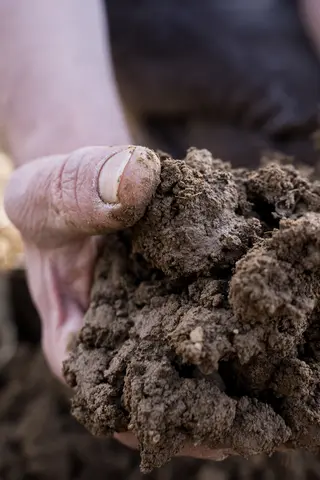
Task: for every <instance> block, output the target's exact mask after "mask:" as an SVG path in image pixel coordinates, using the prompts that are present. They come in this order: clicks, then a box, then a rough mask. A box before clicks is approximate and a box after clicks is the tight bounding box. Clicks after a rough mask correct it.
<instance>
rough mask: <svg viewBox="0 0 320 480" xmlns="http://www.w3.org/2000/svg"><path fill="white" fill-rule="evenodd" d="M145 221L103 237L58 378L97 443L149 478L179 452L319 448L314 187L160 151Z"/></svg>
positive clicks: (278, 169)
mask: <svg viewBox="0 0 320 480" xmlns="http://www.w3.org/2000/svg"><path fill="white" fill-rule="evenodd" d="M161 160H162V174H161V183H160V185H159V187H158V189H157V192H156V195H155V197H154V199H153V201H152V203H151V205H150V206H149V207H148V209H147V212H146V214H145V216H144V217H143V219H142V220H141V221H140V222H139V223H138V224H137V226H136V227H134V228H133V229H132V230H131V231H129V232H126V233H125V234H120V235H115V236H111V237H108V238H107V239H106V245H105V249H104V252H103V254H102V256H101V258H100V260H99V262H98V265H97V269H96V275H95V282H94V286H93V290H92V300H91V305H90V309H89V311H88V313H87V315H86V317H85V322H84V327H83V329H82V331H81V333H80V336H79V340H78V342H77V345H76V347H75V349H74V351H73V352H72V354H71V356H70V359H69V360H68V361H67V362H66V364H65V369H64V372H65V378H66V380H67V382H68V384H69V385H70V386H71V387H73V389H74V392H75V396H74V398H73V406H72V411H73V414H74V416H75V417H76V418H77V419H78V420H79V421H80V422H81V423H82V424H84V425H85V426H86V427H87V428H88V429H89V430H90V431H91V432H92V433H93V434H95V435H99V436H105V435H111V434H113V433H114V432H115V431H117V432H122V431H127V430H130V431H132V432H133V433H134V434H135V435H136V437H137V438H138V441H139V446H140V453H141V467H142V470H143V471H145V472H146V471H150V470H152V469H153V468H154V467H159V466H161V465H163V464H164V463H165V462H167V461H168V460H169V459H170V458H171V457H172V456H173V455H175V454H177V453H178V452H179V451H180V450H181V449H182V448H183V447H184V446H185V445H187V444H191V445H197V446H199V445H204V446H206V447H210V448H212V449H216V450H218V451H219V452H220V455H221V457H223V456H227V455H230V454H238V455H241V456H252V455H257V454H261V453H268V454H269V453H272V452H274V451H275V450H277V449H280V448H281V449H283V448H303V449H308V450H314V451H317V450H318V448H319V446H320V410H319V406H320V389H319V378H320V363H319V362H320V334H319V323H320V320H319V312H320V304H319V294H320V183H319V182H313V181H311V180H308V179H307V178H306V177H305V176H304V174H303V173H301V172H300V173H299V172H298V171H296V170H295V169H294V168H293V167H290V166H281V165H279V164H278V163H271V164H268V165H265V166H264V167H262V168H260V169H259V170H256V171H254V172H249V171H246V170H233V169H231V167H230V166H229V165H227V164H224V163H222V162H220V161H217V160H213V159H212V157H211V155H210V154H209V153H208V152H207V151H197V150H191V151H189V153H188V155H187V157H186V159H185V161H176V160H173V159H171V158H170V157H167V156H165V155H162V157H161Z"/></svg>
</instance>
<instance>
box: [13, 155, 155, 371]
mask: <svg viewBox="0 0 320 480" xmlns="http://www.w3.org/2000/svg"><path fill="white" fill-rule="evenodd" d="M159 178H160V162H159V159H158V157H157V156H156V155H155V154H154V153H153V152H152V151H150V150H148V149H145V148H141V147H127V146H124V147H112V148H111V147H88V148H84V149H81V150H77V151H74V152H73V153H71V154H70V155H56V156H48V157H45V158H41V159H37V160H34V161H33V162H30V163H28V164H26V165H24V166H22V167H20V168H18V169H17V170H16V171H15V172H14V173H13V176H12V178H11V180H10V182H9V185H8V187H7V191H6V195H5V207H6V210H7V213H8V216H9V218H10V219H11V221H12V222H13V224H14V225H15V226H16V227H17V228H18V229H19V230H20V232H21V234H22V238H23V241H24V245H25V259H26V268H27V275H28V281H29V287H30V291H31V294H32V297H33V300H34V302H35V305H36V307H37V309H38V311H39V314H40V317H41V320H42V335H43V348H44V352H45V355H46V357H47V360H48V362H49V365H50V367H51V368H52V370H53V372H54V373H55V374H56V375H57V376H58V377H59V378H61V377H62V373H61V371H62V362H63V360H64V359H65V357H66V355H67V349H68V343H69V342H70V340H71V339H72V337H73V336H74V334H75V333H76V332H77V331H78V330H79V329H80V328H81V325H82V319H83V315H84V312H85V311H86V309H87V307H88V304H89V293H90V287H91V278H92V270H93V267H94V263H95V258H96V253H97V247H98V244H99V236H98V235H99V234H102V233H106V232H108V231H113V230H117V229H122V228H125V227H129V226H131V225H132V224H133V223H135V222H136V221H137V220H138V219H139V218H140V217H141V216H142V214H143V212H144V209H145V207H146V206H147V204H148V202H149V201H150V199H151V196H152V195H153V193H154V191H155V189H156V187H157V185H158V182H159Z"/></svg>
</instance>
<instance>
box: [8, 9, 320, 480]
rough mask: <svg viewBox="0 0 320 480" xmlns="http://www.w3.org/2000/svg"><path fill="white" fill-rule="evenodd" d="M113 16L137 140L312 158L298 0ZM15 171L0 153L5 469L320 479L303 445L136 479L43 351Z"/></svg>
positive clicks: (70, 474)
mask: <svg viewBox="0 0 320 480" xmlns="http://www.w3.org/2000/svg"><path fill="white" fill-rule="evenodd" d="M319 1H320V0H319ZM108 13H109V27H110V38H111V45H112V56H113V61H114V66H115V72H116V78H117V83H118V87H119V90H120V94H121V98H122V100H123V104H124V107H125V111H126V115H127V118H128V121H129V124H130V127H131V130H132V132H133V136H134V138H135V141H136V143H139V144H143V145H147V146H150V147H152V148H159V149H162V150H164V151H167V152H169V153H171V154H173V155H175V156H183V155H184V153H185V151H186V149H187V148H188V147H189V146H196V147H198V148H203V147H205V148H208V149H210V150H211V151H212V152H213V154H214V155H215V156H216V157H221V158H223V159H224V160H228V161H231V162H232V163H234V164H235V165H237V164H238V165H240V164H241V165H249V166H256V165H258V162H259V159H260V157H261V155H263V154H265V153H266V152H274V151H277V152H281V153H284V154H287V155H293V156H294V158H295V160H296V161H297V162H298V163H300V164H301V163H307V164H309V165H313V166H315V167H316V166H317V164H318V153H317V148H316V147H317V145H316V137H315V132H316V131H317V128H318V104H319V100H320V63H319V57H318V56H317V55H318V54H317V52H316V50H315V49H314V47H313V46H312V45H311V43H310V41H309V40H308V38H307V36H306V34H305V31H304V29H303V27H302V25H301V22H300V20H299V17H298V12H297V2H295V1H294V0H274V1H267V0H255V1H254V2H253V1H249V0H242V1H238V0H224V1H222V0H203V1H201V2H195V1H194V0H184V2H182V1H181V0H180V1H179V0H165V1H162V2H156V1H151V0H136V1H135V2H133V1H131V0H109V1H108ZM319 28H320V26H319ZM266 39H267V40H268V41H266ZM11 170H12V164H11V162H10V159H9V158H8V157H6V156H5V155H4V154H0V302H1V305H0V312H1V313H0V479H1V480H22V479H23V480H42V479H43V480H44V479H48V480H51V479H52V480H53V479H54V480H71V479H72V480H87V479H89V478H92V477H93V478H95V480H100V479H101V480H102V479H103V480H105V479H110V480H113V479H115V480H116V479H119V480H122V479H123V480H140V479H141V480H142V479H143V478H144V479H146V480H149V479H154V480H174V479H176V478H180V477H181V478H183V479H186V480H242V479H248V480H249V479H252V480H273V479H274V480H276V479H279V480H286V479H288V480H317V479H320V457H319V459H318V458H317V457H316V456H314V455H311V454H309V453H302V452H301V453H300V452H293V453H291V454H289V453H287V454H276V455H274V456H273V457H271V458H267V457H260V456H259V457H257V458H253V459H249V460H244V459H241V458H235V459H229V460H227V461H224V462H221V463H213V462H209V461H201V460H194V459H190V458H189V459H183V458H179V459H175V460H173V461H172V462H171V463H170V464H168V465H166V466H164V467H163V468H161V469H160V470H157V471H155V472H153V473H152V474H150V475H145V476H142V475H141V474H140V472H139V455H138V453H136V452H133V451H131V450H128V449H127V448H125V447H124V446H122V445H120V444H118V443H117V442H115V441H113V440H111V439H109V440H108V439H104V440H101V439H96V438H93V437H91V436H90V435H89V433H87V432H86V431H85V430H84V429H83V428H82V427H81V426H80V425H78V424H77V422H76V421H75V420H73V419H72V418H71V416H70V414H69V399H68V397H69V392H68V391H66V389H65V388H64V386H62V385H60V384H58V382H57V381H56V380H55V379H54V378H53V377H52V375H51V373H50V372H49V370H48V368H47V366H46V364H45V362H44V359H43V356H42V352H41V348H40V336H41V332H40V322H39V318H38V316H37V313H36V311H35V309H34V306H33V304H32V301H31V299H30V295H29V292H28V288H27V284H26V278H25V271H24V266H23V246H22V243H21V239H20V236H19V234H18V232H17V231H16V230H15V229H14V227H13V226H12V225H11V224H10V222H9V220H8V218H7V217H6V214H5V212H4V209H3V192H4V187H5V184H6V182H7V180H8V177H9V175H10V172H11Z"/></svg>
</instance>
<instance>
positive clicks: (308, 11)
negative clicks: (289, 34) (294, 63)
mask: <svg viewBox="0 0 320 480" xmlns="http://www.w3.org/2000/svg"><path fill="white" fill-rule="evenodd" d="M300 13H301V17H302V21H303V23H304V25H305V27H306V29H307V33H308V34H309V35H310V37H311V40H312V41H313V43H314V45H315V47H316V49H317V52H318V54H319V55H320V2H319V0H300Z"/></svg>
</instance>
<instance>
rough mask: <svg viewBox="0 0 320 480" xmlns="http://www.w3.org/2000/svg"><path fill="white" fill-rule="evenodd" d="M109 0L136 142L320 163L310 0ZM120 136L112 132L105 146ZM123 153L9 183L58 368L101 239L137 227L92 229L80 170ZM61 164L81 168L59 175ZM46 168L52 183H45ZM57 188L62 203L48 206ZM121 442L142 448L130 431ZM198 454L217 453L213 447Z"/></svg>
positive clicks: (24, 173) (93, 196)
mask: <svg viewBox="0 0 320 480" xmlns="http://www.w3.org/2000/svg"><path fill="white" fill-rule="evenodd" d="M314 2H315V4H316V2H317V0H314ZM311 3H312V0H309V1H308V2H307V1H305V2H302V3H301V5H303V6H304V5H310V4H311ZM107 4H108V13H109V19H110V22H109V25H110V33H111V40H112V46H113V57H114V63H115V67H116V74H117V80H118V84H119V87H120V91H121V94H122V97H123V100H124V103H125V106H126V109H127V111H128V113H129V117H130V121H131V127H132V132H133V136H134V139H135V142H136V143H138V144H143V145H147V146H150V147H152V148H161V149H163V150H167V151H169V152H170V153H172V154H173V155H179V156H180V155H181V156H182V155H183V154H184V152H185V149H186V148H187V147H188V146H190V145H194V146H197V147H199V148H201V147H207V148H208V149H210V150H211V151H212V152H213V154H214V155H215V156H221V157H223V159H224V160H230V161H232V162H233V163H234V164H246V165H248V164H249V165H252V166H253V165H255V164H256V163H257V161H258V159H259V157H260V155H261V153H262V152H264V150H266V149H275V148H276V149H279V150H282V151H284V152H286V153H295V154H296V156H297V159H298V160H299V159H303V160H305V161H308V162H309V163H311V164H312V163H313V162H314V158H315V156H314V152H313V147H312V142H311V141H310V135H311V133H312V132H313V131H314V130H315V128H316V125H317V104H318V103H319V100H320V63H319V61H318V58H317V54H316V50H315V48H314V44H313V43H312V42H311V40H310V39H309V38H308V37H307V35H309V33H310V32H311V30H312V29H311V27H310V18H311V19H312V20H315V18H316V15H315V14H314V12H313V13H312V14H311V15H309V17H306V18H305V17H303V15H302V14H300V15H299V13H298V3H297V4H296V3H295V2H293V1H292V0H263V1H260V2H257V1H255V0H241V1H239V0H231V1H229V2H225V1H224V0H202V1H201V2H194V1H193V0H186V1H185V2H183V5H182V2H180V1H179V0H165V1H163V2H156V1H154V0H141V1H139V2H138V3H136V2H132V1H129V0H109V1H108V2H107ZM181 5H182V6H181ZM306 10H307V11H309V10H308V8H307V9H306ZM301 11H304V10H303V9H301ZM309 13H310V11H309ZM75 14H76V12H75ZM318 17H319V23H320V15H319V16H318ZM308 18H309V20H308ZM308 22H309V23H308ZM319 23H318V24H317V25H316V28H314V26H313V30H312V31H313V33H314V32H315V31H317V26H319ZM312 38H313V39H314V36H313V37H312ZM79 109H80V110H79ZM77 111H81V105H80V106H79V105H78V110H77ZM86 138H87V137H86ZM80 143H82V142H80ZM110 143H112V142H111V141H109V140H108V135H107V134H106V138H105V144H110ZM124 143H125V142H124ZM44 150H46V151H47V150H49V151H50V148H48V149H44ZM52 153H56V152H52ZM111 154H112V152H111V151H110V150H109V149H108V148H107V149H106V150H105V151H104V152H102V153H101V152H97V151H96V150H95V149H89V150H86V154H85V155H83V152H75V153H73V154H72V155H71V157H72V158H73V160H72V161H73V162H74V165H75V168H74V169H73V170H71V171H70V172H68V170H67V172H66V171H65V170H64V168H62V170H61V166H62V165H64V164H69V165H70V161H69V160H68V159H69V156H64V157H63V158H61V157H56V156H55V157H47V159H46V161H43V159H42V160H41V161H39V160H35V161H34V162H31V163H30V164H29V165H28V166H27V167H24V166H23V167H22V168H21V169H18V170H17V171H16V173H15V174H14V177H13V179H12V181H11V183H10V184H9V187H8V191H7V196H6V207H7V211H8V213H9V216H10V218H11V219H12V221H13V222H14V223H15V224H16V225H17V227H18V228H19V229H20V231H21V233H22V235H23V237H24V240H25V245H26V259H27V267H28V276H29V284H30V288H31V292H32V294H33V298H34V300H35V303H36V305H37V307H38V309H39V311H40V314H41V317H42V321H43V331H44V346H45V351H46V354H47V358H48V360H49V362H50V364H51V366H52V368H53V370H54V371H55V373H56V374H57V375H59V374H60V368H61V362H62V360H63V358H64V356H65V355H66V346H67V343H68V341H69V340H70V335H69V333H73V332H75V331H77V329H78V328H79V327H80V322H81V316H82V314H83V312H84V310H85V308H86V306H87V305H88V292H89V288H90V284H91V273H92V265H93V263H94V259H95V252H96V237H94V236H92V237H91V236H90V235H91V234H96V233H100V232H101V231H108V229H109V228H111V229H117V228H123V227H126V226H127V225H128V218H125V216H122V217H121V218H120V219H118V221H117V222H115V221H114V217H113V215H109V213H110V212H108V213H107V215H106V218H105V220H103V221H101V217H99V220H97V221H94V222H93V223H94V228H93V229H90V228H89V229H87V228H86V227H87V225H88V223H89V224H90V221H92V218H93V217H94V215H95V214H96V212H97V203H94V202H96V200H97V198H98V197H99V198H100V196H99V192H97V189H95V187H94V186H93V185H94V184H93V183H92V182H91V183H90V182H89V181H88V180H87V179H86V177H85V176H84V177H81V176H80V177H79V176H78V172H79V171H80V172H81V171H82V166H83V165H86V162H87V165H89V164H90V165H91V167H88V168H89V171H90V175H91V177H90V178H91V179H92V178H93V174H94V171H96V170H95V168H96V166H97V165H98V164H100V163H99V162H101V161H102V159H101V155H102V157H103V158H104V159H108V158H109V157H110V155H111ZM71 164H72V162H71ZM26 169H27V170H26ZM151 170H152V174H151V177H149V181H148V182H147V183H144V184H143V185H141V184H140V183H139V182H140V177H139V174H138V175H137V176H132V175H131V174H130V170H129V171H128V172H127V173H128V174H127V175H126V176H124V177H123V178H122V180H121V181H123V180H126V182H127V185H128V188H129V190H131V191H132V192H135V193H136V194H135V195H133V196H132V199H131V201H129V205H130V206H131V207H133V208H135V205H134V202H135V201H136V200H137V199H139V202H140V203H139V202H138V203H139V206H140V207H141V206H142V207H145V206H146V204H147V203H148V199H149V198H150V195H152V192H154V190H155V188H156V186H157V180H156V177H157V175H156V173H157V166H156V165H153V166H152V167H151ZM59 172H63V173H64V174H65V173H67V174H68V173H69V175H67V176H65V177H62V179H63V181H60V182H59V181H58V183H57V178H58V179H59ZM39 174H40V178H43V179H44V180H43V181H42V182H41V181H40V182H39V181H38V180H37V178H38V175H39ZM21 185H24V188H21ZM146 185H147V187H146ZM53 187H55V188H56V193H55V199H54V201H51V202H50V201H49V202H48V199H49V200H50V197H49V196H48V192H52V188H53ZM109 187H110V190H111V191H113V189H114V187H113V186H110V185H109ZM109 187H108V188H109ZM109 194H110V191H109V192H107V196H108V195H109ZM79 198H80V200H81V201H80V203H79V202H78V199H79ZM59 199H60V200H61V199H64V200H65V201H63V202H60V203H59ZM51 200H52V199H51ZM83 202H84V203H83ZM93 205H94V206H95V208H93ZM79 206H80V207H81V208H79ZM98 207H99V208H100V207H101V208H102V209H103V208H104V209H107V207H104V206H101V205H98ZM48 208H49V210H48ZM50 209H51V210H50ZM124 210H125V209H124ZM105 211H106V210H105ZM48 212H49V213H48ZM142 212H143V208H138V209H137V218H138V217H139V215H141V214H142ZM49 214H50V215H49ZM66 216H67V218H68V222H67V224H66V225H63V228H62V227H61V224H63V219H64V218H65V217H66ZM48 217H49V218H50V219H51V220H52V222H51V224H50V225H49V226H48V223H47V221H46V220H47V218H48ZM91 226H92V225H91ZM43 238H46V239H47V242H48V243H46V242H44V241H43ZM121 440H122V441H124V442H126V443H128V444H130V445H133V444H134V440H133V439H132V438H131V437H130V436H129V437H128V436H122V437H121ZM187 453H191V454H196V455H198V456H207V457H215V456H216V455H215V453H214V452H211V451H209V452H204V451H196V452H194V451H192V452H187Z"/></svg>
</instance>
